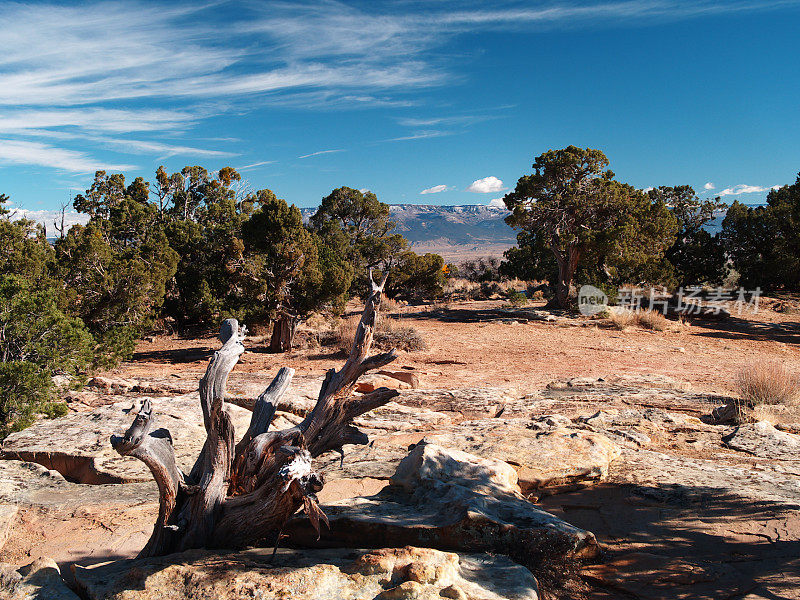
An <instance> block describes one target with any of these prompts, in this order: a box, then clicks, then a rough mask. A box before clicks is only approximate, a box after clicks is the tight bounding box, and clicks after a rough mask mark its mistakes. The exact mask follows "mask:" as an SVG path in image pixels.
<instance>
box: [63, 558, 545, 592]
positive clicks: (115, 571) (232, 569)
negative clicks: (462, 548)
mask: <svg viewBox="0 0 800 600" xmlns="http://www.w3.org/2000/svg"><path fill="white" fill-rule="evenodd" d="M271 554H272V550H271V549H252V550H245V551H242V552H231V553H209V552H207V551H202V550H190V551H187V552H183V553H180V554H172V555H169V556H164V557H160V558H149V559H140V560H123V561H115V562H111V563H106V564H103V565H99V566H93V567H88V568H85V567H73V571H74V575H75V580H76V582H77V584H78V587H79V589H80V591H81V593H82V594H83V595H84V596H85V597H86V598H89V599H90V600H151V599H152V600H156V599H162V598H170V599H172V600H189V599H192V600H196V599H199V598H208V599H211V598H214V599H217V600H238V599H240V598H241V599H244V598H259V599H261V600H273V599H275V600H277V599H285V598H292V599H293V600H322V599H325V598H330V599H337V600H373V599H375V600H400V599H409V600H411V599H412V598H413V599H420V600H425V599H428V600H433V599H437V600H441V599H442V598H455V599H460V600H501V599H508V600H537V599H538V598H539V594H538V586H537V582H536V579H535V578H534V576H533V575H531V573H530V572H529V571H528V570H527V569H525V568H524V567H522V566H520V565H517V564H514V563H513V562H511V561H510V560H509V559H508V558H506V557H504V556H490V555H487V554H456V553H453V552H442V551H439V550H433V549H430V548H416V547H410V546H407V547H404V548H384V549H379V550H350V549H315V550H288V549H281V550H280V551H279V552H278V554H277V556H276V557H275V560H274V561H273V562H271V561H270V556H271Z"/></svg>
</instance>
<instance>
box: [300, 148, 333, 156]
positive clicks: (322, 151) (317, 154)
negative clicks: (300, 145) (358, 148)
mask: <svg viewBox="0 0 800 600" xmlns="http://www.w3.org/2000/svg"><path fill="white" fill-rule="evenodd" d="M338 152H344V149H343V148H339V149H338V150H320V151H318V152H312V153H311V154H303V156H298V157H297V158H311V157H312V156H320V155H322V154H337V153H338Z"/></svg>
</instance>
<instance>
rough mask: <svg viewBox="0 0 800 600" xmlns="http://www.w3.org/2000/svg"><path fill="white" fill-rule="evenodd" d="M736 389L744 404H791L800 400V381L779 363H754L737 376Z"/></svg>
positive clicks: (749, 405) (752, 405)
mask: <svg viewBox="0 0 800 600" xmlns="http://www.w3.org/2000/svg"><path fill="white" fill-rule="evenodd" d="M736 390H737V391H738V392H739V398H740V400H741V402H742V403H743V404H745V405H746V406H748V407H756V406H760V405H764V404H768V405H771V404H782V405H786V406H790V405H793V404H796V403H797V401H798V400H800V381H798V378H797V377H796V376H795V375H794V374H792V373H790V372H789V371H787V370H786V368H785V367H784V366H783V365H781V364H778V363H762V364H758V365H753V366H751V367H749V368H747V369H744V370H742V371H740V372H739V374H738V375H737V376H736Z"/></svg>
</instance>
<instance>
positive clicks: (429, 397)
mask: <svg viewBox="0 0 800 600" xmlns="http://www.w3.org/2000/svg"><path fill="white" fill-rule="evenodd" d="M516 400H517V399H516V398H515V396H514V394H513V392H512V391H510V390H505V389H501V388H491V387H483V388H463V389H452V390H451V389H417V390H403V391H401V392H400V396H399V397H398V398H397V402H399V403H400V404H403V405H405V406H412V407H417V408H428V409H430V410H434V411H438V412H446V413H455V414H458V415H461V416H462V417H464V418H470V419H478V418H485V417H496V416H498V415H499V414H501V413H502V411H503V409H504V408H505V406H506V405H508V404H513V403H515V402H516Z"/></svg>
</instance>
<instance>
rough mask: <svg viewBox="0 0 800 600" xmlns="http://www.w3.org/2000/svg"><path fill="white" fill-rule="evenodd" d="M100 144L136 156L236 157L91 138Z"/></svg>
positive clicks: (145, 143) (226, 154)
mask: <svg viewBox="0 0 800 600" xmlns="http://www.w3.org/2000/svg"><path fill="white" fill-rule="evenodd" d="M90 139H92V140H93V141H96V142H98V143H100V144H103V145H106V146H112V147H115V148H119V149H121V150H124V151H127V152H131V153H134V154H150V155H157V156H158V157H159V158H169V157H170V156H203V157H224V156H235V154H234V153H232V152H225V151H222V150H206V149H204V148H193V147H191V146H179V145H174V144H165V143H163V142H149V141H144V140H129V139H112V138H90Z"/></svg>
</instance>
